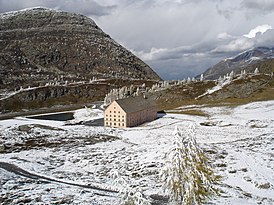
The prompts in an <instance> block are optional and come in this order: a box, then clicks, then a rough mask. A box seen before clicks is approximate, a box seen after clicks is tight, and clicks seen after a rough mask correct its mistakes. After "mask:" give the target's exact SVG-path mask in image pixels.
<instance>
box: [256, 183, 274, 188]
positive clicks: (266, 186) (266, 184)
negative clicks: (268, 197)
mask: <svg viewBox="0 0 274 205" xmlns="http://www.w3.org/2000/svg"><path fill="white" fill-rule="evenodd" d="M256 187H257V188H259V189H269V188H270V187H271V184H270V183H269V182H267V183H263V184H256Z"/></svg>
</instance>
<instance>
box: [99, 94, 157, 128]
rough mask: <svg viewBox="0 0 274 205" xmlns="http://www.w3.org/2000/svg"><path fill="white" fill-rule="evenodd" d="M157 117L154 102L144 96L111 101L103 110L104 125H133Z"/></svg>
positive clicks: (123, 126) (122, 126)
mask: <svg viewBox="0 0 274 205" xmlns="http://www.w3.org/2000/svg"><path fill="white" fill-rule="evenodd" d="M156 117H157V108H156V105H155V103H154V102H153V101H152V100H150V99H148V98H146V97H145V96H137V97H129V98H124V99H119V100H115V101H113V102H112V103H111V104H110V105H109V106H108V107H107V108H106V110H105V112H104V125H105V126H106V127H121V128H125V127H134V126H138V125H140V124H143V123H145V122H149V121H152V120H154V119H156Z"/></svg>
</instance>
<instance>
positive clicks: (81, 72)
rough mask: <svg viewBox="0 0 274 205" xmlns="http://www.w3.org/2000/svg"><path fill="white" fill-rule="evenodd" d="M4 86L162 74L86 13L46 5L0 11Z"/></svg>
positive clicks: (155, 77)
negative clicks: (51, 8)
mask: <svg viewBox="0 0 274 205" xmlns="http://www.w3.org/2000/svg"><path fill="white" fill-rule="evenodd" d="M0 41H1V44H0V76H1V79H0V90H1V89H2V90H3V89H9V90H13V89H14V88H16V89H18V88H20V86H22V87H27V86H29V85H30V86H38V85H44V84H46V83H48V82H56V81H58V82H61V83H62V82H65V81H69V82H70V81H81V80H89V79H92V78H93V77H97V78H110V77H116V78H127V79H132V78H134V79H152V80H159V79H160V78H159V76H158V75H157V74H156V73H155V72H154V71H153V70H152V69H151V68H150V67H149V66H148V65H147V64H145V63H144V62H143V61H141V60H140V59H139V58H137V57H136V56H134V55H133V54H132V53H131V52H129V51H128V50H126V49H125V48H124V47H122V46H121V45H119V44H118V43H116V42H115V41H114V40H113V39H112V38H111V37H110V36H109V35H107V34H105V33H104V32H103V31H102V30H101V29H100V28H99V27H98V26H97V25H96V24H95V22H94V21H93V20H92V19H90V18H88V17H85V16H83V15H80V14H73V13H67V12H62V11H55V10H50V9H45V8H34V9H26V10H22V11H18V12H10V13H4V14H0Z"/></svg>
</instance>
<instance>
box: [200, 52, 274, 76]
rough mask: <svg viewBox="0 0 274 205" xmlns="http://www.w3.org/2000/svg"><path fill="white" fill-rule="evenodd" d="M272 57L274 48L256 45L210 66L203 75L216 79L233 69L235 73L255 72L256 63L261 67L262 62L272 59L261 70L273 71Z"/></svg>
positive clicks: (265, 71)
mask: <svg viewBox="0 0 274 205" xmlns="http://www.w3.org/2000/svg"><path fill="white" fill-rule="evenodd" d="M272 59H274V48H271V47H270V48H268V47H255V48H252V49H249V50H246V51H244V52H241V53H239V54H237V55H236V56H233V57H230V58H226V59H224V60H221V61H220V62H219V63H217V64H215V65H214V66H212V67H210V68H208V69H207V70H206V71H205V72H204V73H203V75H204V78H205V79H210V80H214V79H217V78H219V77H220V76H224V75H226V74H227V73H230V72H231V71H234V72H235V73H240V72H241V71H242V70H246V71H247V72H254V70H255V68H254V65H256V67H258V68H259V67H261V66H260V64H261V63H265V62H267V61H270V62H271V64H270V65H267V66H264V68H263V69H262V70H261V72H264V73H271V72H273V68H274V67H273V65H272ZM252 69H253V70H252Z"/></svg>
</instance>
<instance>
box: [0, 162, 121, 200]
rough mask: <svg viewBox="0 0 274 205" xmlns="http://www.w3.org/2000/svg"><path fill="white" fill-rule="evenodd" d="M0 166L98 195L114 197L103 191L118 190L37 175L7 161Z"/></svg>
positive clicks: (20, 173) (23, 174)
mask: <svg viewBox="0 0 274 205" xmlns="http://www.w3.org/2000/svg"><path fill="white" fill-rule="evenodd" d="M0 168H2V169H5V170H6V171H8V172H12V173H14V174H16V175H19V176H23V177H27V178H30V179H35V180H39V179H43V180H46V181H49V182H57V183H61V184H67V185H70V186H77V187H81V188H86V189H93V190H95V191H100V193H98V192H97V193H94V194H96V195H100V196H109V197H116V196H115V195H109V194H105V193H103V192H107V193H112V194H117V193H118V191H116V190H111V189H107V188H101V187H99V186H94V185H84V184H76V183H73V182H66V181H61V180H58V179H53V178H50V177H46V176H42V175H39V174H35V173H31V172H28V171H26V170H24V169H22V168H20V167H18V166H17V165H14V164H10V163H7V162H0Z"/></svg>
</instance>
